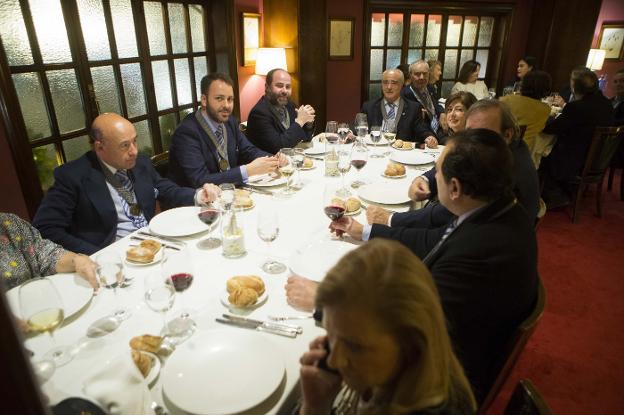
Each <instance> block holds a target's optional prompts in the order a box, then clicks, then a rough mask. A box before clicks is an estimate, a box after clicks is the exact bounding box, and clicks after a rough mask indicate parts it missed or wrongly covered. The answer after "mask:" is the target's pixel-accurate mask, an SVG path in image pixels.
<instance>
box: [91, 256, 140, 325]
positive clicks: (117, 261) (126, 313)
mask: <svg viewBox="0 0 624 415" xmlns="http://www.w3.org/2000/svg"><path fill="white" fill-rule="evenodd" d="M95 265H96V272H97V276H98V279H99V280H100V284H101V285H102V286H103V287H105V288H108V289H112V290H113V295H114V297H115V303H116V304H117V307H116V309H115V311H113V317H114V318H115V319H116V320H117V321H123V320H126V319H127V318H128V317H130V315H131V314H132V313H131V312H130V310H128V309H126V308H123V307H122V306H121V305H120V303H119V297H118V296H117V288H118V287H120V286H121V285H122V284H123V282H124V279H125V274H124V269H123V262H122V260H121V256H120V255H119V254H118V253H117V252H113V251H107V252H103V253H101V254H98V256H97V257H95Z"/></svg>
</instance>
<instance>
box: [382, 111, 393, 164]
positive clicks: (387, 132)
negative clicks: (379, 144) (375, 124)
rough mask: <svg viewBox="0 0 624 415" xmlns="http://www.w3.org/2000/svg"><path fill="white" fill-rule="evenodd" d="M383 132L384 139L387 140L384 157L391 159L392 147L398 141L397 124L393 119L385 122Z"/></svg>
mask: <svg viewBox="0 0 624 415" xmlns="http://www.w3.org/2000/svg"><path fill="white" fill-rule="evenodd" d="M381 132H382V133H383V138H384V139H385V140H386V151H385V153H384V155H385V156H386V157H390V155H391V154H392V149H391V147H390V146H391V145H392V143H394V140H395V139H396V128H395V122H394V120H392V119H389V120H384V122H383V125H382V126H381Z"/></svg>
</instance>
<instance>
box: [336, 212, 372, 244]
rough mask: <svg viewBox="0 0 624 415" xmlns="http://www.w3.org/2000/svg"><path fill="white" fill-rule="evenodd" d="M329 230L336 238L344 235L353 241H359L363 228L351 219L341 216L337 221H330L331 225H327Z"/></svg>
mask: <svg viewBox="0 0 624 415" xmlns="http://www.w3.org/2000/svg"><path fill="white" fill-rule="evenodd" d="M329 230H330V231H332V232H334V233H335V234H336V235H338V236H342V235H344V234H345V233H346V234H347V235H349V236H350V237H352V238H353V239H355V240H358V241H361V240H362V231H363V230H364V226H362V224H361V223H360V222H358V221H357V220H355V219H353V218H351V217H347V216H343V217H341V218H340V219H338V220H335V221H332V223H330V224H329Z"/></svg>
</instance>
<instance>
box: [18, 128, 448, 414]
mask: <svg viewBox="0 0 624 415" xmlns="http://www.w3.org/2000/svg"><path fill="white" fill-rule="evenodd" d="M322 145H323V144H322V143H319V141H318V138H317V139H316V141H314V142H313V145H312V146H311V147H310V148H309V149H307V150H305V151H306V152H307V154H309V155H310V157H314V158H313V159H312V161H313V166H312V168H308V169H304V170H301V171H299V172H298V173H295V175H293V176H292V178H293V179H294V180H295V181H297V180H298V181H300V185H299V186H295V187H296V189H297V190H296V191H295V192H294V193H293V194H291V195H283V194H282V193H281V192H282V189H283V188H284V186H283V185H280V186H270V183H269V184H267V183H263V185H262V186H257V187H256V188H257V189H260V190H259V191H260V192H256V191H254V190H253V189H254V188H253V187H252V188H251V189H252V190H251V194H250V196H251V198H252V200H253V206H252V207H251V208H250V209H247V210H244V211H241V212H238V213H237V215H238V217H239V221H240V226H242V228H243V234H244V245H245V249H246V254H244V255H243V256H241V257H239V258H226V257H224V255H223V249H222V247H217V248H214V249H205V248H204V246H203V245H202V244H201V243H200V242H201V241H202V240H204V239H205V238H207V237H209V236H210V237H220V236H221V234H220V230H219V229H220V226H221V225H220V223H217V224H216V225H215V226H214V230H212V232H209V231H208V230H205V228H203V229H204V230H203V231H200V232H198V233H193V234H190V235H177V234H176V232H175V229H176V224H175V223H171V229H172V234H176V236H175V237H174V238H173V239H171V238H170V237H167V236H166V235H165V236H164V237H163V235H162V231H160V232H161V233H160V234H158V235H160V237H159V236H158V235H156V236H154V237H153V238H154V239H156V240H159V241H160V242H163V243H165V244H167V245H170V246H173V247H178V248H182V249H185V250H186V251H187V252H189V253H190V262H191V264H189V266H190V267H191V269H192V270H193V275H194V279H193V282H192V285H191V286H190V287H189V288H188V289H187V290H185V291H184V292H182V293H177V294H176V298H175V300H174V303H173V307H172V308H171V309H170V310H169V311H168V312H167V314H166V316H167V318H168V319H172V318H174V317H176V316H177V315H178V314H179V313H180V311H181V310H190V311H191V317H192V319H193V320H194V321H195V323H196V330H195V332H194V333H193V335H192V336H191V337H190V339H188V340H186V341H185V342H183V343H181V344H179V345H177V347H176V348H175V350H173V352H172V353H171V354H170V355H169V356H166V357H162V356H161V357H160V362H159V369H160V373H157V374H156V378H155V379H154V380H153V382H152V384H151V387H150V389H149V391H150V394H151V399H152V400H153V402H154V406H156V407H158V408H159V410H160V411H161V412H160V413H169V414H186V413H211V410H212V409H214V410H215V411H216V412H219V411H221V409H216V408H225V407H223V406H221V407H220V406H219V405H220V403H219V402H216V401H214V402H181V401H180V398H172V396H171V395H172V393H173V390H171V391H169V390H167V386H166V385H167V379H166V375H167V370H168V367H167V366H168V365H169V364H170V362H171V361H172V360H173V358H174V356H175V357H176V360H182V362H184V361H186V363H188V364H189V365H191V366H193V365H199V366H201V365H202V361H201V356H202V351H201V343H199V344H195V346H197V348H198V349H199V350H194V349H193V348H192V347H186V346H185V345H186V344H187V343H188V344H192V342H193V339H215V337H218V338H219V339H220V340H223V341H224V342H225V344H226V345H227V341H231V342H236V341H238V339H243V340H244V341H246V342H248V343H246V344H248V345H249V346H248V350H249V351H254V352H255V353H260V352H262V353H264V356H265V357H266V360H267V361H270V362H278V363H276V365H277V366H279V367H280V369H279V370H278V373H277V376H278V379H279V381H278V382H277V386H276V387H272V388H271V389H270V390H265V392H264V395H262V396H255V397H253V398H251V399H253V400H250V401H249V402H246V403H245V405H242V406H240V407H238V409H237V410H236V411H235V413H245V414H275V413H290V411H291V410H292V408H293V406H294V405H295V403H296V401H297V399H298V398H299V396H300V391H299V386H298V380H299V368H300V363H299V358H300V356H301V355H302V354H303V353H304V352H305V351H306V350H307V349H308V345H309V343H310V342H311V341H312V340H313V339H314V338H316V337H317V336H320V335H323V334H324V333H325V331H324V329H323V328H322V327H320V325H319V324H318V323H317V322H315V320H314V319H313V318H311V313H309V312H307V311H306V312H303V311H299V310H296V309H294V308H293V307H291V306H290V305H289V304H288V302H287V298H286V292H285V288H284V287H285V285H286V283H287V279H288V278H289V277H290V276H291V275H293V274H297V275H301V276H303V277H307V278H310V279H315V280H319V281H320V280H322V278H323V276H324V273H325V272H326V271H327V270H329V269H330V268H331V267H332V266H333V265H335V264H336V262H337V261H338V260H339V259H340V258H341V257H342V256H343V255H345V254H346V253H348V252H349V251H350V250H352V249H355V248H357V247H358V246H359V245H360V244H361V243H362V242H361V241H354V240H352V239H350V238H349V237H344V238H337V237H336V236H335V235H333V234H331V232H330V231H329V229H328V226H329V224H330V220H329V219H328V217H327V216H325V214H324V211H323V207H324V206H323V192H324V188H325V186H326V185H327V184H328V183H330V184H331V183H340V180H341V179H340V177H328V176H326V175H325V168H324V162H323V160H322V158H323V153H322V152H321V151H315V149H319V146H322ZM343 146H344V148H345V149H346V151H348V150H349V147H348V145H346V144H344V145H343ZM369 151H373V152H374V151H382V152H387V153H389V154H387V155H386V157H382V158H369V160H368V163H367V164H366V166H365V167H364V168H363V169H362V170H361V171H360V172H359V177H360V178H364V179H365V181H366V182H368V183H370V184H382V185H383V186H394V187H401V188H404V191H405V194H407V191H408V187H409V185H410V183H411V182H412V180H413V179H414V178H415V177H417V176H419V175H421V174H423V173H424V172H425V171H426V170H428V169H430V168H431V167H432V166H433V164H432V163H433V161H434V160H435V159H436V158H437V157H438V156H439V154H440V152H441V146H440V147H438V148H437V149H426V150H420V149H413V150H409V152H412V153H413V154H419V153H420V154H423V155H426V156H431V157H430V158H429V159H427V158H425V159H424V160H425V162H424V163H423V162H419V163H422V164H414V165H410V164H407V165H406V175H405V177H403V178H398V179H393V178H389V177H384V176H383V172H384V169H385V167H386V165H387V164H388V162H389V159H392V158H397V157H398V158H399V159H400V160H405V154H404V153H405V152H403V151H400V150H392V149H390V147H378V148H377V147H375V146H369ZM427 161H428V162H427ZM356 173H358V172H356V171H355V169H353V168H352V169H351V170H350V171H349V172H348V173H347V174H346V177H345V182H346V183H347V184H349V183H350V182H351V181H352V180H353V179H354V178H355V177H356V176H355V175H356ZM350 190H351V191H352V193H353V195H354V196H357V195H358V191H360V190H361V189H350ZM361 201H362V203H363V205H364V207H366V206H368V205H373V204H378V203H375V202H374V201H370V200H361ZM380 205H381V206H384V207H386V208H388V209H391V210H393V211H406V210H408V209H411V208H412V206H411V204H410V203H399V204H395V205H384V204H380ZM267 207H270V208H271V209H276V210H277V213H278V221H279V235H278V237H277V238H276V239H275V240H274V241H273V242H271V243H270V247H269V246H268V245H267V244H266V243H265V242H264V241H263V240H261V239H260V238H259V236H258V234H257V229H256V227H257V220H258V212H259V210H260V209H266V208H267ZM199 209H200V207H195V208H191V209H188V210H186V212H187V213H186V214H188V215H189V216H190V218H188V219H189V220H197V221H198V223H199V219H197V218H196V214H197V212H199ZM173 210H174V211H175V209H173ZM180 212H182V211H180ZM160 215H172V213H171V210H168V211H164V212H162V213H160V214H159V215H157V216H155V218H154V219H152V220H153V221H154V220H156V219H157V218H158V217H159V216H160ZM354 217H355V218H356V219H357V220H359V221H360V222H362V223H365V222H366V210H365V209H364V208H362V209H360V211H358V212H356V215H354ZM161 223H162V221H161ZM139 232H146V233H151V234H154V232H153V229H152V228H151V227H150V226H148V227H147V228H144V229H143V230H141V231H137V232H134V233H132V234H130V235H128V236H126V237H124V238H122V239H119V240H117V241H116V242H114V243H113V244H111V245H110V246H108V247H106V248H104V249H102V250H101V251H99V252H97V253H95V254H94V255H93V258H95V257H97V256H98V255H100V254H102V253H103V252H111V251H112V252H115V253H117V254H119V255H121V256H123V257H124V258H125V253H126V251H127V250H128V248H129V247H130V246H131V245H135V244H136V243H137V242H138V241H137V240H136V239H133V238H134V237H137V236H138V235H139ZM164 233H165V234H167V232H164ZM143 236H144V235H143ZM143 236H142V237H143ZM164 251H165V255H167V252H168V251H169V249H167V248H165V249H164ZM268 255H271V256H272V257H273V258H275V259H276V260H278V261H280V262H282V263H284V264H285V265H286V271H285V272H282V273H281V274H267V273H265V272H264V271H263V270H262V269H261V265H262V263H263V261H264V260H265V259H266V257H267V256H268ZM123 272H124V275H125V277H126V279H127V281H128V283H127V284H125V285H124V286H123V288H121V287H119V288H117V289H116V293H114V292H113V290H110V289H106V288H103V287H101V288H100V289H99V290H98V291H97V292H96V293H95V294H94V295H92V296H90V298H89V299H88V301H87V302H86V304H84V306H82V307H81V309H80V310H79V311H78V312H76V313H74V314H73V315H70V316H66V319H65V322H64V324H63V325H62V326H61V327H60V328H58V329H57V330H56V331H55V333H54V341H55V343H56V344H59V345H70V346H72V348H73V350H74V352H75V355H74V357H73V360H72V361H71V362H69V363H68V364H66V365H64V366H61V367H57V368H56V370H55V372H54V374H53V376H52V377H51V378H50V379H49V380H47V381H45V383H43V384H42V391H43V393H44V394H45V395H46V396H47V398H48V399H49V402H50V404H52V405H53V404H55V403H57V402H59V401H62V400H63V399H65V398H68V397H84V398H86V399H91V400H93V398H92V397H90V396H89V395H88V394H87V393H86V392H85V382H86V380H87V379H89V378H90V377H92V376H93V373H96V372H97V371H99V370H101V369H102V368H104V367H105V366H106V365H108V364H110V363H111V362H112V361H113V360H114V359H115V358H116V357H117V356H119V355H123V354H129V353H130V346H129V341H130V340H131V339H132V338H133V337H135V336H140V335H143V334H151V335H159V334H160V331H161V328H162V326H163V320H162V317H161V315H160V314H159V313H157V312H155V311H153V310H152V309H150V308H149V307H148V305H147V304H146V302H145V300H144V298H145V297H144V296H145V284H144V282H145V280H146V278H147V277H148V276H150V275H154V274H157V273H160V272H161V265H160V263H159V261H158V260H155V261H154V263H153V264H150V265H147V266H137V265H134V264H132V263H129V262H127V261H124V270H123ZM237 275H256V276H259V277H261V278H262V280H263V281H264V284H265V286H266V300H264V301H263V302H262V304H260V305H259V306H257V307H253V308H250V309H245V310H242V311H241V310H237V309H232V308H231V307H229V306H228V305H227V303H226V302H225V301H224V300H223V299H224V298H227V292H226V282H227V280H228V279H229V278H231V277H233V276H237ZM119 306H122V307H124V308H126V309H127V310H129V311H130V313H131V315H130V317H129V318H127V319H126V320H124V321H122V322H121V323H120V324H119V327H118V328H116V329H115V330H112V331H110V332H109V333H105V334H104V335H101V334H98V335H93V333H92V328H93V325H94V324H95V323H96V322H98V320H99V319H101V318H103V317H106V316H110V315H111V314H112V313H113V311H114V310H115V308H117V307H119ZM223 314H233V315H238V316H241V317H244V318H252V319H255V320H260V321H269V320H268V319H269V316H283V317H289V316H292V317H300V318H299V319H293V320H287V321H284V323H288V324H290V325H294V326H299V327H301V329H302V330H301V333H299V334H298V335H297V336H296V337H294V338H292V337H286V336H280V335H275V334H273V333H270V332H262V331H258V330H250V329H249V328H244V327H237V326H234V325H229V324H222V323H220V322H218V321H217V319H218V318H221V317H222V315H223ZM241 341H242V340H241ZM255 343H257V347H256V346H255ZM230 344H232V343H230ZM25 347H26V348H27V349H29V350H31V351H32V352H33V353H34V356H33V360H36V359H37V358H40V357H41V356H43V354H45V352H46V351H47V350H49V349H50V347H51V341H50V338H49V337H48V336H47V335H43V334H40V335H36V336H30V337H28V338H27V339H26V341H25ZM226 347H227V346H226ZM180 351H184V354H183V353H180ZM241 353H244V351H243V352H241ZM176 354H177V356H176ZM255 359H256V360H255V362H257V364H258V365H260V364H261V363H266V362H264V360H265V359H264V358H263V355H257V356H256V357H255ZM222 363H223V362H222ZM226 363H227V362H226ZM254 364H255V363H252V364H251V366H250V371H249V372H250V373H254V375H253V376H252V375H250V376H246V375H245V374H244V373H243V374H241V373H237V375H236V376H238V378H237V379H235V384H237V385H238V387H239V388H240V390H241V391H244V390H247V389H249V390H253V389H254V388H256V386H257V387H258V388H259V387H260V385H263V384H264V383H265V381H266V378H269V377H270V374H269V373H268V372H267V374H266V376H264V375H262V374H258V373H257V372H254V371H253V370H251V369H253V366H254ZM233 366H234V365H233ZM226 367H227V366H226ZM236 370H240V368H238V369H236ZM269 371H270V370H269ZM169 375H170V376H179V377H180V381H182V380H183V379H181V377H182V374H169ZM221 381H222V382H230V381H231V379H228V370H224V369H223V368H222V367H221V368H220V369H219V370H211V368H210V367H206V368H205V373H204V374H203V376H202V377H201V378H198V379H197V383H196V384H195V387H196V388H197V390H198V391H202V388H208V385H210V384H214V383H215V382H216V383H217V384H218V383H219V382H221ZM172 382H175V380H172ZM171 388H173V387H171ZM176 393H177V392H176ZM196 395H197V394H196ZM199 395H201V393H199ZM265 395H266V396H265ZM206 399H208V398H206ZM213 399H216V398H213ZM224 399H225V398H224ZM186 403H189V404H197V405H195V406H193V405H186ZM188 408H200V409H191V410H188ZM201 408H206V409H201ZM239 409H240V410H239ZM193 411H196V412H193ZM223 411H225V409H223ZM216 412H215V413H216ZM157 413H158V411H157Z"/></svg>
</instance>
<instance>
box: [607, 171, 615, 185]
mask: <svg viewBox="0 0 624 415" xmlns="http://www.w3.org/2000/svg"><path fill="white" fill-rule="evenodd" d="M614 175H615V167H613V166H611V167H609V178H608V179H607V190H608V191H611V187H612V186H613V176H614Z"/></svg>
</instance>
